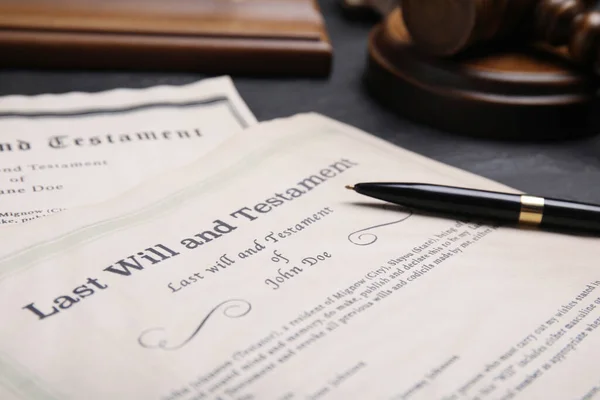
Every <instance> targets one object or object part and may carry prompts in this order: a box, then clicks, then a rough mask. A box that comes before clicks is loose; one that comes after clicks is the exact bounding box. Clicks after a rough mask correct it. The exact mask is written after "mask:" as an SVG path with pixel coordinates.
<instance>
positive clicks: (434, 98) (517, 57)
mask: <svg viewBox="0 0 600 400" xmlns="http://www.w3.org/2000/svg"><path fill="white" fill-rule="evenodd" d="M366 83H367V86H368V89H369V91H370V92H371V93H372V94H373V95H374V96H375V97H376V98H377V99H379V100H380V101H381V102H382V103H384V104H385V105H387V106H389V107H391V108H392V109H394V110H395V111H397V112H398V113H400V114H402V115H404V116H406V117H408V118H411V119H413V120H415V121H418V122H421V123H425V124H428V125H431V126H433V127H435V128H438V129H441V130H445V131H449V132H453V133H461V134H467V135H474V136H480V137H488V138H500V139H524V140H540V139H565V138H574V137H579V136H584V135H590V134H594V133H598V132H600V112H598V110H599V108H598V106H599V105H600V102H599V98H598V96H597V91H598V88H599V81H598V78H597V77H596V76H594V75H591V74H587V73H584V72H578V70H577V69H576V68H575V66H574V65H572V64H571V63H570V62H569V61H568V60H566V59H565V58H564V57H562V56H560V55H559V54H552V53H549V52H545V51H541V50H537V49H534V48H525V47H511V48H509V47H507V46H504V47H494V48H492V47H486V48H485V49H479V50H475V51H472V52H470V53H468V54H464V55H461V56H459V57H454V58H444V59H440V58H433V57H430V56H426V55H423V54H421V53H420V52H418V51H417V49H415V48H414V47H413V46H412V44H411V41H410V36H409V34H408V32H407V31H406V28H405V26H404V23H403V20H402V14H401V10H400V9H396V10H395V11H393V12H392V13H391V14H390V15H389V16H388V18H387V19H386V20H385V21H384V22H383V23H381V24H380V25H378V26H376V27H375V28H374V29H373V31H372V32H371V36H370V40H369V63H368V67H367V72H366Z"/></svg>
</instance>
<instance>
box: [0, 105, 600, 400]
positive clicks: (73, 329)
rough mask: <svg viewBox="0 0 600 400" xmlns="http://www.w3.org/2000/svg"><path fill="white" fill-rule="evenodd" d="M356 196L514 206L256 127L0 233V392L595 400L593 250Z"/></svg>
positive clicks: (551, 236)
mask: <svg viewBox="0 0 600 400" xmlns="http://www.w3.org/2000/svg"><path fill="white" fill-rule="evenodd" d="M224 155H226V157H225V156H224ZM364 181H409V182H410V181H416V182H427V183H437V184H449V185H461V186H467V187H473V188H478V189H488V190H507V191H508V190H511V189H510V188H507V187H505V186H503V185H500V184H497V183H494V182H492V181H489V180H487V179H484V178H481V177H478V176H475V175H472V174H470V173H467V172H464V171H460V170H458V169H455V168H453V167H450V166H447V165H443V164H440V163H438V162H435V161H432V160H429V159H427V158H425V157H422V156H419V155H416V154H414V153H411V152H409V151H406V150H403V149H400V148H397V147H395V146H393V145H391V144H389V143H387V142H384V141H382V140H379V139H377V138H375V137H373V136H370V135H368V134H366V133H364V132H361V131H359V130H357V129H354V128H351V127H349V126H346V125H343V124H341V123H338V122H335V121H332V120H329V119H327V118H325V117H322V116H319V115H312V114H308V115H299V116H296V117H292V118H289V119H283V120H277V121H273V122H269V123H265V124H261V125H259V126H256V127H254V128H251V129H250V130H249V131H248V132H246V133H244V134H240V135H238V136H237V137H236V138H235V139H234V140H230V141H228V142H227V143H226V144H224V145H223V147H222V148H221V149H220V150H219V151H217V152H213V153H211V154H209V155H207V156H206V157H204V158H203V159H202V160H199V161H197V162H196V163H194V164H191V165H189V166H187V167H184V168H182V169H180V170H177V171H173V172H172V173H169V174H165V175H163V176H161V177H160V178H155V179H153V180H151V181H149V182H147V183H145V184H144V185H142V186H140V187H138V188H136V189H135V190H133V191H131V192H129V193H127V194H125V195H124V196H122V197H120V198H118V199H116V200H112V201H109V202H106V203H103V204H101V205H96V206H93V207H89V208H86V209H83V208H80V209H73V210H68V211H66V212H64V213H61V214H58V215H55V216H51V217H48V218H45V219H43V220H39V221H36V222H33V223H32V224H31V225H23V226H16V227H14V228H12V229H11V230H10V234H9V233H7V232H8V231H4V232H2V233H0V234H1V235H2V244H3V245H2V248H1V249H0V315H1V320H2V324H3V326H2V329H1V330H0V388H1V389H0V392H2V390H3V391H4V392H5V393H8V394H9V397H8V398H9V399H12V398H15V399H83V398H85V399H127V400H131V399H157V400H192V399H221V400H230V399H235V400H242V399H247V400H249V399H260V400H263V399H264V400H271V399H272V400H284V399H285V400H290V399H294V400H295V399H303V400H304V399H361V400H362V399H386V400H404V399H444V400H450V399H513V398H514V399H519V398H520V399H581V400H582V399H592V398H597V397H598V396H599V393H600V372H599V369H598V360H599V359H600V330H598V327H600V270H599V269H598V263H597V260H598V259H599V258H600V246H599V241H598V239H596V238H590V237H577V236H571V235H564V234H557V233H549V232H543V231H537V230H533V229H520V228H514V227H510V226H493V225H482V224H479V223H476V222H473V221H461V220H452V219H442V218H435V217H432V216H428V215H422V214H419V213H418V212H415V211H414V210H411V209H407V208H402V207H398V206H393V205H389V204H386V203H383V202H380V201H378V200H373V199H369V198H365V197H361V196H360V195H358V194H356V193H355V192H353V191H349V190H346V189H345V188H344V186H345V185H347V184H354V183H357V182H364Z"/></svg>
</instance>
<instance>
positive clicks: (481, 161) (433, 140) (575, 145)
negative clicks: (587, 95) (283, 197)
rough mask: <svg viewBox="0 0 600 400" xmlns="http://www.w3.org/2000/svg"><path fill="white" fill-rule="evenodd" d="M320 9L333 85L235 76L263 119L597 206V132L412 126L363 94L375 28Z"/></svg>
mask: <svg viewBox="0 0 600 400" xmlns="http://www.w3.org/2000/svg"><path fill="white" fill-rule="evenodd" d="M320 3H321V8H322V11H323V13H324V15H325V19H326V23H327V30H328V33H329V35H330V37H331V41H332V43H333V47H334V66H333V72H332V74H331V76H330V77H329V78H328V79H308V78H268V77H263V78H260V77H236V76H234V77H233V78H234V81H235V84H236V86H237V88H238V90H239V92H240V93H241V95H242V97H243V98H244V99H245V101H246V102H247V103H248V105H249V106H250V108H251V109H252V111H253V112H254V113H255V115H256V117H257V118H258V119H259V120H260V121H265V120H269V119H272V118H278V117H285V116H289V115H293V114H296V113H301V112H318V113H321V114H324V115H327V116H329V117H332V118H335V119H337V120H339V121H342V122H345V123H348V124H351V125H354V126H356V127H358V128H360V129H363V130H365V131H367V132H370V133H372V134H374V135H376V136H379V137H381V138H383V139H385V140H388V141H390V142H392V143H395V144H397V145H399V146H402V147H404V148H406V149H409V150H412V151H415V152H418V153H421V154H423V155H426V156H428V157H431V158H433V159H436V160H439V161H442V162H445V163H447V164H450V165H453V166H456V167H459V168H462V169H465V170H468V171H471V172H474V173H477V174H480V175H483V176H485V177H488V178H491V179H494V180H497V181H499V182H502V183H504V184H507V185H509V186H512V187H515V188H517V189H520V190H523V191H526V192H529V193H532V194H537V195H541V196H547V197H562V198H567V199H573V200H580V201H587V202H595V203H600V132H599V135H598V136H595V137H591V138H586V139H580V140H573V141H562V142H552V143H544V142H538V143H519V142H498V141H489V140H482V139H476V138H468V137H461V136H456V135H452V134H450V133H448V132H443V131H439V130H436V129H433V128H430V127H427V126H424V125H420V124H416V123H413V122H411V121H408V120H406V119H405V118H402V117H401V116H398V115H396V114H394V113H392V112H390V111H388V110H386V109H385V108H384V107H382V106H380V105H379V104H378V103H377V102H375V101H373V99H372V98H370V97H369V95H368V94H367V93H366V91H365V88H364V85H363V73H364V69H365V65H366V59H367V36H368V33H369V31H370V29H371V27H372V25H373V22H364V21H363V22H360V21H352V20H348V19H346V18H345V17H344V16H343V15H342V13H341V12H340V9H339V7H338V5H337V3H336V2H335V0H321V1H320ZM7 56H10V55H7V54H4V55H0V57H7ZM204 77H206V75H202V74H196V73H177V72H169V73H166V72H165V73H162V72H135V71H134V72H132V71H100V72H98V71H44V70H0V95H8V94H25V95H29V94H39V93H63V92H69V91H88V92H97V91H102V90H107V89H113V88H117V87H131V88H142V87H149V86H153V85H158V84H172V85H181V84H186V83H190V82H194V81H197V80H199V79H202V78H204ZM599 112H600V110H599ZM468 123H469V121H468V120H465V124H468Z"/></svg>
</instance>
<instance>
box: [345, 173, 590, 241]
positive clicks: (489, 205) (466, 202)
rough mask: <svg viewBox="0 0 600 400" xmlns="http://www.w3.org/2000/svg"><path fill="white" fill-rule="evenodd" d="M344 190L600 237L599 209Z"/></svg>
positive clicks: (426, 192) (533, 200)
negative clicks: (592, 233)
mask: <svg viewBox="0 0 600 400" xmlns="http://www.w3.org/2000/svg"><path fill="white" fill-rule="evenodd" d="M346 188H348V189H351V190H354V191H356V192H357V193H360V194H363V195H365V196H369V197H373V198H376V199H379V200H384V201H387V202H390V203H394V204H399V205H403V206H405V207H409V208H413V209H415V210H422V211H427V212H432V213H436V214H438V213H441V214H446V215H448V216H450V217H459V218H474V219H483V220H488V221H495V222H501V223H512V224H514V223H520V224H527V225H535V226H540V227H543V228H550V229H557V230H570V231H572V230H575V231H586V232H590V233H591V232H595V233H600V205H594V204H586V203H577V202H572V201H566V200H557V199H550V198H543V197H535V196H529V195H520V194H510V193H500V192H490V191H485V190H475V189H466V188H459V187H453V186H441V185H430V184H423V183H377V182H373V183H358V184H356V185H354V186H346Z"/></svg>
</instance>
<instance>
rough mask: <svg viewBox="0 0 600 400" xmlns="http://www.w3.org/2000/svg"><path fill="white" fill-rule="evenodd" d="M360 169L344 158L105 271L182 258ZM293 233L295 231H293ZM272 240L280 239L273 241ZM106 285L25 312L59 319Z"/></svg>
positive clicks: (84, 285) (127, 272)
mask: <svg viewBox="0 0 600 400" xmlns="http://www.w3.org/2000/svg"><path fill="white" fill-rule="evenodd" d="M357 165H358V164H357V163H355V162H353V161H352V160H348V159H345V158H342V159H341V160H338V161H336V162H334V163H332V164H330V165H328V166H326V167H324V168H321V169H319V170H318V171H317V172H316V173H315V174H312V175H310V176H307V177H305V178H303V179H301V180H300V181H298V182H297V183H296V185H295V186H293V187H289V188H287V189H284V190H282V191H281V192H277V193H273V195H272V196H271V197H269V198H267V199H265V200H264V201H263V202H260V203H257V204H254V205H251V206H244V207H241V208H239V209H238V210H235V211H233V212H231V213H229V215H227V216H218V219H215V220H214V221H213V225H212V226H211V227H210V228H206V227H205V228H202V229H199V231H198V233H195V234H193V235H189V236H186V237H184V238H181V239H179V240H178V241H179V243H177V244H175V245H173V244H170V243H169V244H164V243H158V244H153V245H149V246H148V247H147V248H145V249H143V250H141V251H135V252H133V253H132V254H131V255H126V256H123V257H122V259H120V260H118V261H116V262H115V263H114V264H113V265H110V266H108V267H106V268H104V269H103V271H104V272H108V273H110V274H111V275H112V276H115V275H116V276H124V277H129V276H131V275H132V273H133V272H134V271H136V270H138V271H141V270H143V269H145V268H148V267H152V266H153V265H157V264H161V263H163V262H165V261H167V260H169V259H170V258H172V257H176V256H178V255H180V252H179V251H180V250H182V249H184V250H195V249H197V248H199V247H200V246H203V245H206V244H208V243H210V242H213V241H215V240H218V239H220V238H222V237H224V236H225V235H227V234H229V233H231V232H233V231H235V230H236V229H238V228H239V226H240V223H243V222H252V221H255V220H257V219H258V218H260V216H261V215H264V214H268V213H270V212H273V211H275V210H276V209H277V208H278V207H281V206H284V205H285V204H287V203H289V202H292V201H294V200H295V199H298V198H299V197H302V196H304V195H306V194H308V193H310V192H311V191H312V190H313V189H315V188H316V187H317V186H319V185H321V184H322V183H324V182H326V181H328V180H330V179H332V178H335V177H336V176H338V175H340V174H343V173H344V172H346V171H347V170H348V169H350V168H353V167H356V166H357ZM316 218H320V216H319V215H318V214H317V215H316ZM314 222H315V221H314V220H313V218H312V217H307V218H306V219H304V220H303V221H300V222H298V224H297V225H296V229H298V230H302V229H303V228H305V227H307V226H309V225H310V224H312V223H314ZM290 229H292V230H294V227H291V228H290ZM287 235H288V234H287V233H286V232H281V233H279V237H280V238H285V237H286V236H287ZM149 240H151V239H149ZM273 240H277V239H276V238H274V239H273ZM220 266H222V265H220ZM199 279H204V277H199ZM105 282H107V278H90V277H88V278H83V279H82V282H81V285H78V286H77V287H75V288H74V289H73V290H72V291H71V292H70V293H66V294H61V295H60V296H57V297H56V298H54V299H44V300H36V301H35V302H33V303H30V304H27V305H26V306H24V307H23V310H26V311H29V312H31V313H33V316H36V317H37V318H39V319H40V320H43V319H45V318H48V317H51V316H53V315H57V314H58V313H59V312H61V311H66V310H69V309H70V308H71V307H73V306H75V305H77V304H78V303H79V302H80V301H82V300H85V299H86V298H88V297H90V296H92V295H94V294H96V293H99V292H100V291H102V290H104V289H107V288H108V287H109V286H108V285H107V284H106V283H105Z"/></svg>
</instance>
